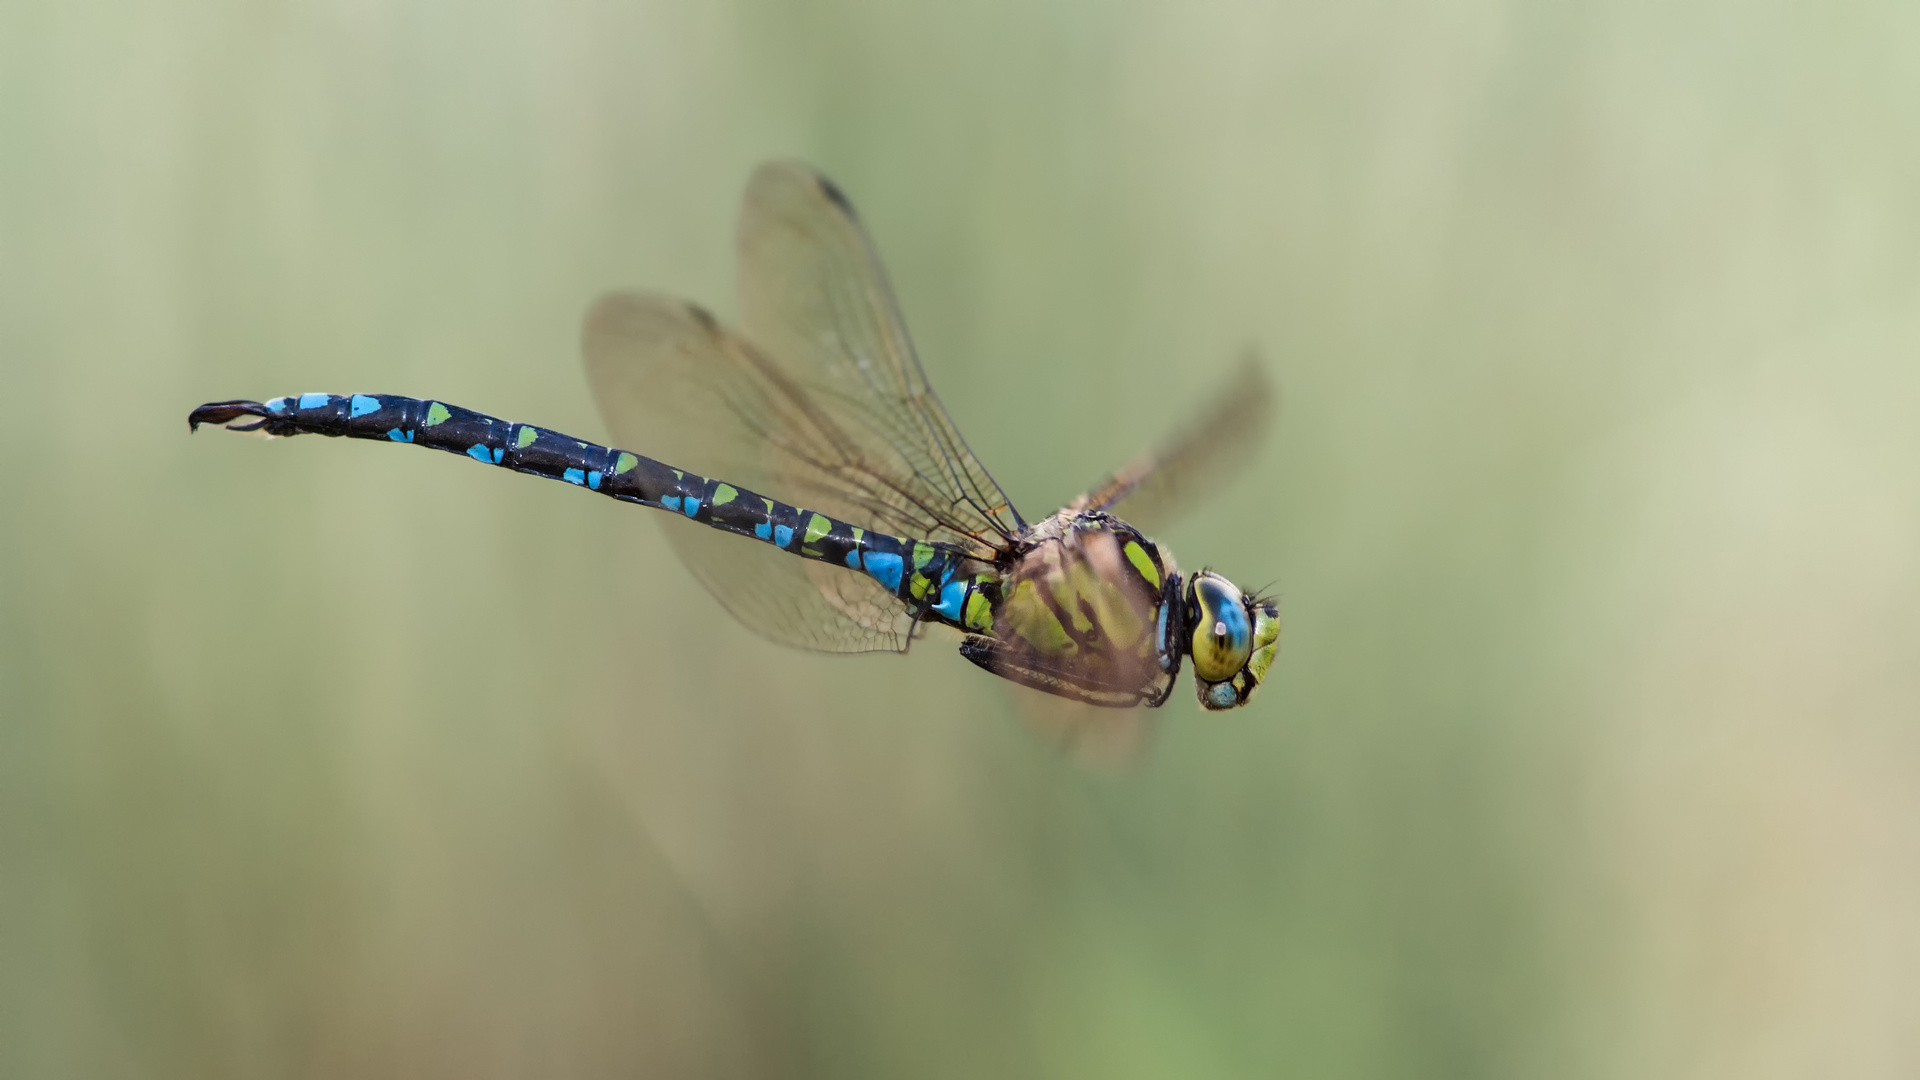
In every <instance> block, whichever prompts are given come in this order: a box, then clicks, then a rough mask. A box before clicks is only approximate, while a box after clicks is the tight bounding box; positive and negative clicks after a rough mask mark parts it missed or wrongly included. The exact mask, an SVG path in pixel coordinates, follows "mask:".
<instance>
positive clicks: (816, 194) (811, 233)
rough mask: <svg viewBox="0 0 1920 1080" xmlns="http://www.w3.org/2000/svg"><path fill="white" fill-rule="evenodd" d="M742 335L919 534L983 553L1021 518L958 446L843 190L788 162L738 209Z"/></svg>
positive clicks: (758, 179)
mask: <svg viewBox="0 0 1920 1080" xmlns="http://www.w3.org/2000/svg"><path fill="white" fill-rule="evenodd" d="M739 259H740V263H739V289H740V303H741V319H742V323H743V326H744V329H745V331H746V336H747V337H748V339H750V340H751V341H752V342H753V343H754V344H755V345H757V346H759V347H760V348H762V349H764V350H765V351H766V355H767V356H768V357H770V358H772V359H773V360H774V361H775V362H776V363H778V364H779V365H780V370H781V372H782V373H783V374H784V375H785V376H786V377H788V378H790V379H791V380H792V381H793V382H794V383H795V384H796V385H797V386H798V387H799V388H800V389H801V390H803V391H804V392H805V393H806V394H807V395H808V396H809V397H810V399H811V400H812V401H813V402H814V403H815V404H816V405H817V406H818V408H819V409H820V410H821V412H822V413H823V415H824V416H825V417H826V418H828V419H830V420H831V421H832V422H833V424H834V425H835V426H836V427H837V428H838V430H839V431H840V432H842V433H843V434H844V435H845V436H846V437H847V438H848V440H849V444H848V446H849V449H850V450H852V451H853V452H854V453H856V454H857V455H858V460H859V462H860V463H861V464H862V466H863V467H864V469H865V470H866V471H868V472H870V473H872V474H874V475H876V476H880V477H884V478H886V479H888V480H890V481H893V482H894V483H895V486H896V488H897V489H898V490H896V491H895V492H894V493H893V496H894V497H895V498H896V500H897V501H900V502H902V503H906V504H910V505H911V506H912V507H913V508H914V509H915V511H916V512H917V513H918V514H920V515H923V516H925V517H927V518H929V519H931V522H930V523H931V526H932V527H931V528H930V529H928V530H927V531H925V532H924V533H923V534H922V535H924V536H925V537H927V538H928V539H933V540H943V541H947V542H950V543H956V544H961V545H966V546H970V547H973V548H974V549H975V550H976V551H978V552H980V553H981V554H991V553H992V551H993V550H994V549H997V548H999V547H1001V546H1003V545H1004V543H1005V542H1006V541H1007V540H1009V539H1010V538H1012V537H1013V536H1015V535H1017V534H1018V533H1020V532H1021V531H1023V530H1024V529H1025V522H1023V521H1022V520H1021V518H1020V515H1019V513H1018V512H1017V511H1015V510H1014V508H1013V505H1012V503H1011V502H1010V501H1009V500H1008V499H1007V496H1006V493H1005V492H1003V491H1001V490H1000V487H999V485H998V484H996V483H995V482H994V480H993V477H992V476H990V475H988V473H987V470H986V468H985V467H984V466H982V465H981V464H980V461H979V459H977V458H975V457H974V455H973V452H972V451H971V450H969V449H968V448H967V444H966V440H965V439H963V438H961V436H960V432H959V431H958V430H957V429H956V428H955V427H954V425H953V421H952V420H951V419H950V418H949V417H948V415H947V411H946V408H945V406H943V405H942V404H941V403H940V399H939V397H938V396H936V395H935V394H934V392H933V388H932V387H931V386H930V385H929V384H928V383H927V377H926V373H925V372H924V371H923V370H922V369H921V367H920V360H919V358H918V357H917V356H916V355H915V354H914V351H913V343H912V341H911V340H910V339H909V338H908V336H907V329H906V325H905V323H904V322H903V321H902V320H901V317H900V311H899V307H898V305H897V304H896V303H895V301H894V297H893V290H892V287H891V286H890V285H888V283H887V277H886V271H885V270H884V268H883V267H882V266H881V264H880V257H879V255H878V254H877V253H876V251H875V250H874V247H873V244H872V242H871V241H870V240H869V239H868V237H867V234H866V231H865V230H864V229H863V228H862V227H861V225H860V222H859V219H858V218H857V217H856V216H855V215H854V212H853V207H852V205H851V204H849V203H848V201H847V198H846V196H845V195H844V194H842V193H841V192H840V189H839V188H837V187H835V186H834V185H833V183H832V182H831V181H829V180H827V179H826V178H825V177H823V176H821V175H820V174H818V173H816V172H814V171H813V170H812V169H810V168H808V167H807V166H805V165H801V164H799V163H796V162H770V163H768V164H766V165H762V166H761V167H760V168H759V169H758V170H757V171H756V172H755V173H754V175H753V179H752V180H751V181H750V182H749V183H748V185H747V194H746V200H745V203H744V205H743V207H742V209H741V215H740V236H739Z"/></svg>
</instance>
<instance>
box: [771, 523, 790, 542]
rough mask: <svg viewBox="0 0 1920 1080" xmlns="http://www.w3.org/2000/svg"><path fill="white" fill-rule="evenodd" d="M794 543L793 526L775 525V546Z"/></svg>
mask: <svg viewBox="0 0 1920 1080" xmlns="http://www.w3.org/2000/svg"><path fill="white" fill-rule="evenodd" d="M791 543H793V526H791V525H775V526H774V527H773V546H775V547H786V546H787V545H788V544H791Z"/></svg>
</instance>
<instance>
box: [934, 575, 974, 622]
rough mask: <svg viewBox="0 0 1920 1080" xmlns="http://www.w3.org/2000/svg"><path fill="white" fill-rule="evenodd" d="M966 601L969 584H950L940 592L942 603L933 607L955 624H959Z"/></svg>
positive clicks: (957, 582) (959, 582)
mask: <svg viewBox="0 0 1920 1080" xmlns="http://www.w3.org/2000/svg"><path fill="white" fill-rule="evenodd" d="M966 601H967V583H966V582H964V581H953V582H948V583H947V586H946V588H943V589H941V590H940V602H939V603H937V604H935V605H933V610H935V611H937V612H939V613H940V614H942V615H944V616H946V617H947V618H949V619H952V620H954V621H955V622H959V621H960V610H961V608H962V607H963V606H964V605H965V604H966Z"/></svg>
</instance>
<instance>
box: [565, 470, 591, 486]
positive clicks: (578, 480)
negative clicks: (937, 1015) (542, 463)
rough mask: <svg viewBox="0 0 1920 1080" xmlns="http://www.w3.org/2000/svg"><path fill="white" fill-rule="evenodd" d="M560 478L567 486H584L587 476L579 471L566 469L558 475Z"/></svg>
mask: <svg viewBox="0 0 1920 1080" xmlns="http://www.w3.org/2000/svg"><path fill="white" fill-rule="evenodd" d="M560 478H561V479H562V480H565V481H566V482H567V483H569V484H584V483H586V482H587V474H586V472H585V471H583V470H581V469H568V470H566V471H565V472H562V473H561V474H560Z"/></svg>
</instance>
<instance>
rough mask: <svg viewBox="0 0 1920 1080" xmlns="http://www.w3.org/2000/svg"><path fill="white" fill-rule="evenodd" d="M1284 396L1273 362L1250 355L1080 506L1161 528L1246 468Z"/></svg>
mask: <svg viewBox="0 0 1920 1080" xmlns="http://www.w3.org/2000/svg"><path fill="white" fill-rule="evenodd" d="M1276 397H1277V395H1276V394H1275V393H1274V389H1273V381H1272V379H1271V378H1269V377H1268V375H1267V372H1266V368H1265V367H1264V366H1262V365H1261V363H1260V362H1259V360H1258V359H1257V358H1256V357H1254V356H1252V355H1249V356H1248V357H1247V358H1246V360H1245V361H1243V362H1242V363H1241V365H1240V368H1239V370H1237V371H1236V372H1234V374H1233V375H1232V376H1231V377H1229V378H1228V380H1227V381H1226V383H1224V384H1223V385H1222V386H1221V387H1220V388H1219V389H1218V390H1216V391H1215V392H1214V396H1213V397H1212V398H1211V399H1209V401H1208V403H1207V405H1206V406H1205V407H1204V408H1202V409H1201V411H1200V412H1199V413H1198V414H1197V415H1196V416H1194V418H1193V419H1192V420H1191V421H1189V422H1188V423H1187V425H1186V426H1185V427H1183V428H1181V429H1179V431H1178V432H1177V433H1176V434H1175V436H1174V437H1173V438H1171V439H1169V440H1167V442H1166V443H1164V444H1163V445H1161V446H1159V447H1156V448H1154V449H1153V450H1151V451H1149V452H1147V453H1145V454H1142V455H1141V456H1140V457H1138V458H1135V459H1134V460H1133V461H1132V462H1129V463H1128V464H1127V465H1126V467H1124V468H1122V469H1120V470H1119V471H1118V472H1116V473H1114V474H1113V475H1112V476H1111V477H1109V478H1108V479H1107V480H1106V481H1104V482H1102V483H1101V484H1100V485H1098V486H1097V487H1095V488H1094V489H1093V490H1092V491H1089V492H1088V493H1087V494H1085V495H1082V496H1081V497H1080V498H1078V499H1076V500H1074V503H1073V506H1074V508H1075V509H1078V510H1105V511H1107V512H1109V513H1111V514H1113V515H1115V516H1116V517H1120V518H1124V519H1126V521H1128V522H1129V523H1130V524H1132V525H1134V526H1135V527H1137V528H1139V529H1142V530H1144V531H1146V532H1148V533H1155V532H1158V531H1159V530H1160V529H1161V528H1163V527H1164V526H1165V525H1166V524H1167V523H1168V521H1169V519H1171V518H1172V517H1173V516H1174V515H1176V514H1178V513H1179V512H1180V511H1181V510H1183V509H1185V508H1186V507H1187V506H1189V505H1191V504H1193V503H1194V502H1197V501H1199V500H1200V499H1202V498H1204V497H1205V496H1207V495H1209V494H1211V493H1212V492H1213V491H1215V490H1217V489H1218V488H1219V487H1221V486H1223V485H1224V484H1225V483H1226V481H1227V480H1229V479H1231V478H1232V476H1233V475H1234V474H1235V473H1237V472H1238V471H1239V469H1240V466H1241V465H1242V464H1243V463H1244V462H1245V461H1246V459H1247V458H1248V457H1250V456H1252V453H1253V451H1254V450H1255V449H1256V448H1258V446H1259V445H1260V443H1261V441H1262V440H1263V439H1265V438H1266V434H1267V429H1268V428H1269V427H1271V426H1272V423H1273V414H1274V411H1275V405H1276V400H1275V399H1276Z"/></svg>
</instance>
